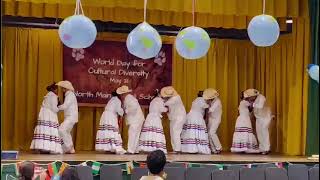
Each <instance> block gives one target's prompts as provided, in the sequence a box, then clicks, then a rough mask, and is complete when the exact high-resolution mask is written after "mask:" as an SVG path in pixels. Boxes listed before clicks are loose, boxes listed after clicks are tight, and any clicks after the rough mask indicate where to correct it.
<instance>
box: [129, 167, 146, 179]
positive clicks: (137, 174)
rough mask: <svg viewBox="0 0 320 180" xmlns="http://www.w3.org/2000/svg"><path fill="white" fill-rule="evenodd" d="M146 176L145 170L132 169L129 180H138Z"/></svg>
mask: <svg viewBox="0 0 320 180" xmlns="http://www.w3.org/2000/svg"><path fill="white" fill-rule="evenodd" d="M147 175H148V169H147V168H134V169H133V170H132V176H131V180H139V179H140V178H141V177H142V176H147Z"/></svg>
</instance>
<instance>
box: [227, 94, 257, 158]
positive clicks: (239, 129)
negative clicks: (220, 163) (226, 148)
mask: <svg viewBox="0 0 320 180" xmlns="http://www.w3.org/2000/svg"><path fill="white" fill-rule="evenodd" d="M249 105H250V103H249V102H247V101H244V100H242V101H241V102H240V105H239V113H240V115H239V116H238V118H237V121H236V126H235V131H234V133H233V141H232V147H231V152H245V153H259V150H258V144H257V139H256V137H255V135H254V134H253V130H252V124H251V120H250V112H249V108H248V107H249Z"/></svg>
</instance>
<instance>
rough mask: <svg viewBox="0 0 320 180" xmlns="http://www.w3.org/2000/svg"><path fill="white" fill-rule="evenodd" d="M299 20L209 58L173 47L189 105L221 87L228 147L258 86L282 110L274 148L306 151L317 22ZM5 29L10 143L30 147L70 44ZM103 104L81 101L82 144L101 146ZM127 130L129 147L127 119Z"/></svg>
mask: <svg viewBox="0 0 320 180" xmlns="http://www.w3.org/2000/svg"><path fill="white" fill-rule="evenodd" d="M293 28H294V31H293V33H292V34H287V35H282V36H281V37H280V39H279V41H278V42H277V43H276V44H275V45H274V46H272V47H269V48H257V47H255V46H253V45H252V44H251V42H249V41H248V40H230V39H214V40H212V43H213V44H212V46H211V48H210V50H209V52H208V55H207V56H206V57H204V58H202V59H201V60H197V61H188V60H183V59H182V58H181V57H180V56H179V55H178V54H177V53H176V52H174V53H173V86H174V87H175V88H176V89H177V91H178V92H179V93H180V94H181V97H182V99H183V102H184V103H185V106H186V109H187V111H189V110H190V106H191V103H192V100H193V99H194V98H195V97H196V95H197V92H198V90H203V89H205V88H207V87H212V88H216V89H217V90H218V91H219V93H220V95H221V101H222V104H223V119H222V123H221V125H220V128H219V130H218V131H219V137H220V139H221V142H222V145H223V148H224V150H225V151H229V149H230V145H231V142H232V135H233V131H234V125H235V120H236V118H237V116H238V104H239V94H240V92H241V91H243V90H245V89H247V88H256V89H258V90H260V91H261V93H262V94H264V95H265V96H266V97H267V101H268V104H269V105H270V107H271V108H272V112H273V113H274V115H275V119H274V120H273V121H272V124H271V127H270V132H271V147H272V151H273V152H279V153H284V154H288V155H303V154H304V148H305V143H306V142H305V138H306V121H307V97H308V94H307V93H308V90H307V88H308V75H307V73H306V67H307V64H308V63H309V22H308V21H307V20H304V19H295V20H294V25H293ZM2 32H3V33H4V34H3V36H2V37H3V40H2V48H3V49H2V50H3V51H2V52H3V67H4V71H3V73H4V74H3V75H4V79H3V88H4V89H3V90H4V91H3V96H2V97H3V102H2V103H3V104H2V105H3V106H2V107H3V114H2V132H3V133H2V137H1V138H2V142H3V143H2V149H19V150H28V149H29V146H30V143H31V139H32V136H33V129H34V127H35V125H36V122H37V114H38V111H39V108H40V105H41V101H42V98H43V96H44V95H45V93H46V90H45V87H46V86H47V85H48V84H50V83H52V82H53V81H59V80H62V72H63V71H62V69H63V67H62V44H61V43H60V41H59V38H58V33H57V30H44V29H28V28H14V27H4V28H3V31H2ZM123 36H125V35H123ZM108 37H117V35H116V34H110V33H104V34H100V35H99V38H98V39H107V38H108ZM102 112H103V108H92V107H81V108H80V114H79V123H78V124H77V125H76V126H75V128H74V131H73V133H74V142H75V146H76V150H78V151H79V150H94V144H95V137H96V130H97V128H98V125H99V120H100V116H101V114H102ZM62 120H63V116H62V114H60V121H62ZM163 125H164V130H165V134H166V137H167V145H168V148H169V149H171V147H170V139H169V138H170V137H169V121H168V120H167V119H164V120H163ZM122 136H123V140H124V145H125V147H126V142H127V128H126V127H124V128H123V132H122Z"/></svg>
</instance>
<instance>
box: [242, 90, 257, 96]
mask: <svg viewBox="0 0 320 180" xmlns="http://www.w3.org/2000/svg"><path fill="white" fill-rule="evenodd" d="M259 94H260V93H259V91H258V90H256V89H247V90H245V91H244V92H243V97H244V98H248V97H253V96H258V95H259Z"/></svg>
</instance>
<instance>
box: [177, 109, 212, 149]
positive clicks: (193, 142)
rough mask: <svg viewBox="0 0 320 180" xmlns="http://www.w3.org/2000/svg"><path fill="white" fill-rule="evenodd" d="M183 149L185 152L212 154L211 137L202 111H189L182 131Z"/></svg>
mask: <svg viewBox="0 0 320 180" xmlns="http://www.w3.org/2000/svg"><path fill="white" fill-rule="evenodd" d="M181 151H182V152H185V153H200V154H211V150H210V147H209V137H208V131H207V127H206V124H205V121H204V119H203V117H202V115H201V113H189V114H188V115H187V121H186V123H185V124H184V126H183V129H182V133H181Z"/></svg>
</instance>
